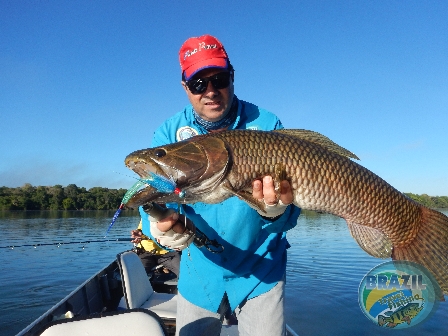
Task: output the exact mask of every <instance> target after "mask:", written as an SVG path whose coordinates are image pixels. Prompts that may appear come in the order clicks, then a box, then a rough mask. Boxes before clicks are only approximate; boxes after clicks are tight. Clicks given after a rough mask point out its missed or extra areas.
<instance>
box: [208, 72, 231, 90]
mask: <svg viewBox="0 0 448 336" xmlns="http://www.w3.org/2000/svg"><path fill="white" fill-rule="evenodd" d="M210 81H211V82H212V84H213V87H214V88H215V89H216V90H221V89H225V88H226V87H228V86H229V84H230V73H228V72H221V73H219V74H217V75H216V76H214V77H213V78H212V79H211V80H210Z"/></svg>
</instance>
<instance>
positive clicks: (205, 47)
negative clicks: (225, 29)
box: [184, 42, 218, 60]
mask: <svg viewBox="0 0 448 336" xmlns="http://www.w3.org/2000/svg"><path fill="white" fill-rule="evenodd" d="M217 48H218V46H217V45H216V43H215V44H205V42H200V43H199V47H198V48H195V49H193V50H192V51H190V50H187V51H186V52H185V54H184V60H185V59H187V57H190V56H193V55H194V54H196V53H197V52H199V51H201V50H208V49H217Z"/></svg>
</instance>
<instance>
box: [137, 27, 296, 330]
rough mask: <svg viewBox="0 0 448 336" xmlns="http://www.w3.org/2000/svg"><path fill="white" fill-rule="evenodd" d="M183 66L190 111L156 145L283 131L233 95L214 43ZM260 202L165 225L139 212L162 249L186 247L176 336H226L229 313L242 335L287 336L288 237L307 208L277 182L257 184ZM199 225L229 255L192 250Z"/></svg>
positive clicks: (190, 53)
mask: <svg viewBox="0 0 448 336" xmlns="http://www.w3.org/2000/svg"><path fill="white" fill-rule="evenodd" d="M179 60H180V66H181V70H182V82H181V84H182V86H183V88H184V90H185V93H186V94H187V97H188V99H189V101H190V103H191V105H188V106H187V107H185V109H184V110H182V111H181V112H179V113H177V114H176V115H174V116H173V117H171V118H169V119H168V120H166V121H165V122H164V123H163V124H162V125H161V126H160V127H159V128H158V129H157V130H156V132H155V134H154V138H153V141H152V147H156V146H161V145H164V144H168V143H173V142H176V141H181V140H184V139H187V138H189V137H191V136H194V135H197V134H205V133H207V132H216V131H220V130H224V129H259V130H273V129H280V128H283V127H282V124H281V122H280V120H279V119H278V118H277V117H276V116H275V115H273V114H272V113H270V112H268V111H266V110H263V109H261V108H258V107H257V106H255V105H253V104H250V103H247V102H244V101H242V100H239V99H238V98H237V97H236V96H235V95H234V85H233V81H234V70H233V66H232V65H231V64H230V61H229V57H228V55H227V53H226V51H225V49H224V47H223V46H222V44H221V43H220V42H219V41H218V40H217V39H216V38H215V37H213V36H210V35H203V36H200V37H192V38H190V39H188V40H187V41H186V42H185V43H184V44H183V45H182V47H181V49H180V52H179ZM253 196H254V197H255V198H257V199H259V200H262V201H263V200H264V202H265V204H266V211H267V214H266V213H258V212H257V211H256V210H254V209H252V208H251V207H249V206H248V204H247V203H245V202H243V201H242V200H240V199H238V198H237V197H231V198H229V199H227V200H225V201H224V202H222V203H220V204H204V203H196V204H193V205H183V206H182V207H181V209H180V212H181V214H180V215H179V214H178V213H175V212H173V213H171V215H170V216H168V217H167V218H165V219H163V220H159V221H156V220H155V219H153V218H151V217H150V216H148V214H146V213H145V212H144V210H143V208H140V213H141V215H142V224H143V226H142V227H143V232H144V233H145V234H147V235H151V236H152V237H154V238H155V239H156V241H157V242H159V243H161V244H162V245H166V246H171V247H172V248H176V249H179V250H181V249H185V250H184V252H183V257H182V260H181V271H180V272H181V276H180V279H179V283H178V290H179V297H178V310H177V331H176V335H182V336H187V335H195V336H196V335H219V334H220V330H221V322H222V320H223V315H224V314H225V313H226V310H228V308H229V307H230V309H231V311H232V312H234V313H235V315H236V316H237V318H238V329H239V333H240V335H269V336H275V335H284V333H285V321H284V317H283V309H284V307H283V305H284V303H283V299H284V281H285V270H286V249H287V248H288V247H289V245H288V242H287V241H286V234H285V232H286V231H287V230H289V229H291V228H293V227H294V226H295V225H296V223H297V217H298V216H299V214H300V209H298V208H296V207H294V206H288V204H290V203H291V202H292V200H293V196H292V192H291V188H290V185H289V183H288V182H287V181H282V183H281V192H280V196H279V197H277V195H276V192H275V190H274V184H273V181H272V177H271V176H267V177H264V178H263V180H262V181H258V180H257V181H254V182H253ZM278 198H279V199H278ZM187 224H188V225H187ZM193 224H194V226H195V227H196V228H198V229H199V230H200V231H201V232H203V233H204V234H205V235H206V236H207V237H208V238H209V239H211V240H216V241H217V242H218V243H219V245H220V246H222V247H223V250H222V251H218V252H220V253H213V252H212V251H209V250H208V249H207V248H205V247H202V248H198V247H197V246H196V245H195V244H190V243H191V241H192V238H193V233H192V231H190V230H187V229H185V227H186V226H190V227H191V225H193ZM193 231H194V230H193ZM214 252H217V251H214Z"/></svg>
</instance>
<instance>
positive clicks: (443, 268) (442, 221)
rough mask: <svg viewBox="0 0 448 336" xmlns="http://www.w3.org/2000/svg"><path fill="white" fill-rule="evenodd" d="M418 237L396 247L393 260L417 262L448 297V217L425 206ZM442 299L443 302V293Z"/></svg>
mask: <svg viewBox="0 0 448 336" xmlns="http://www.w3.org/2000/svg"><path fill="white" fill-rule="evenodd" d="M420 209H421V214H422V216H421V222H420V227H419V231H418V233H417V236H416V237H415V238H414V239H413V240H412V241H411V242H410V243H409V244H407V245H405V246H402V247H394V248H393V251H392V259H394V260H408V261H413V262H416V263H418V264H420V265H422V266H424V267H425V268H427V269H428V270H429V271H430V272H431V273H432V274H433V276H434V277H435V279H436V280H437V282H438V283H439V286H440V289H441V290H442V292H443V293H444V294H446V295H448V217H447V216H445V215H444V214H442V213H441V212H438V211H435V210H431V209H429V208H426V207H424V206H420ZM436 294H440V299H441V300H443V294H442V293H436Z"/></svg>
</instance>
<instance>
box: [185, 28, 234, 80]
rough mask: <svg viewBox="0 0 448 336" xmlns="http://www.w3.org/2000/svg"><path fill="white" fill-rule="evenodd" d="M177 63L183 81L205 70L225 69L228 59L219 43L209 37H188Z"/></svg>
mask: <svg viewBox="0 0 448 336" xmlns="http://www.w3.org/2000/svg"><path fill="white" fill-rule="evenodd" d="M179 62H180V68H181V69H182V74H184V76H185V80H189V79H190V78H191V77H193V76H194V74H196V73H197V72H198V71H201V70H203V69H207V68H223V69H227V67H228V64H229V57H228V56H227V53H226V50H225V49H224V47H223V45H222V44H221V42H219V40H218V39H217V38H216V37H213V36H211V35H202V36H200V37H190V38H189V39H188V40H186V41H185V42H184V44H183V45H182V47H180V51H179Z"/></svg>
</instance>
